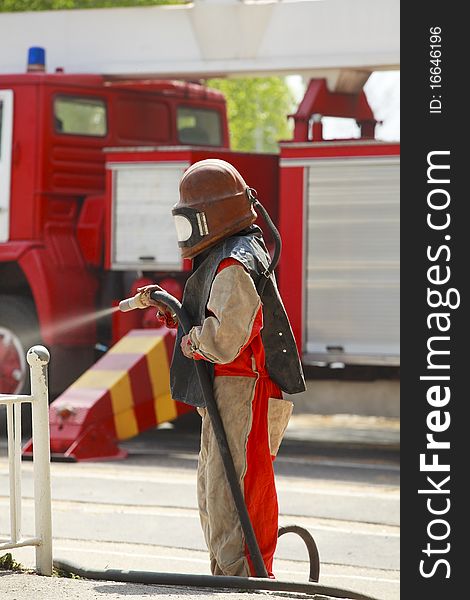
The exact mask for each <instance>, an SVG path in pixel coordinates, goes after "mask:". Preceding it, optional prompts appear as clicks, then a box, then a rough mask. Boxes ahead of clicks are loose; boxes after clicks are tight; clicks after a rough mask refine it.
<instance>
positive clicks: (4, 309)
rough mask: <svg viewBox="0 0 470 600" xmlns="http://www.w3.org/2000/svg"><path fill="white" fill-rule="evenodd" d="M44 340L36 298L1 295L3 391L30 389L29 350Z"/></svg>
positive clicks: (0, 378) (0, 389) (0, 377)
mask: <svg viewBox="0 0 470 600" xmlns="http://www.w3.org/2000/svg"><path fill="white" fill-rule="evenodd" d="M40 341H41V336H40V333H39V325H38V320H37V317H36V311H35V309H34V304H33V302H32V301H31V300H29V299H28V298H24V297H22V296H5V295H0V393H2V394H23V393H26V394H29V393H30V390H29V389H28V383H29V376H28V372H29V365H28V363H27V362H26V352H27V351H28V350H29V348H30V347H31V346H34V344H37V343H40Z"/></svg>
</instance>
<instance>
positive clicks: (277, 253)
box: [247, 188, 282, 296]
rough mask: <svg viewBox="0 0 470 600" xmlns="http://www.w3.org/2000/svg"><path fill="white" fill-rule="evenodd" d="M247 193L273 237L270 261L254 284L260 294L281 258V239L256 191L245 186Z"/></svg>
mask: <svg viewBox="0 0 470 600" xmlns="http://www.w3.org/2000/svg"><path fill="white" fill-rule="evenodd" d="M247 195H248V198H249V200H250V201H251V202H252V204H253V207H254V208H255V209H256V210H257V211H259V212H260V213H261V214H262V215H263V217H264V220H265V221H266V224H267V225H268V227H269V229H270V231H271V233H272V236H273V238H274V255H273V257H272V259H271V262H270V263H269V266H268V268H267V269H266V271H265V272H264V273H263V274H262V276H261V279H260V280H259V282H258V285H257V286H256V290H257V292H258V295H259V296H261V295H262V294H263V291H264V287H265V285H266V283H267V281H268V279H269V278H270V277H271V275H272V273H274V269H275V268H276V267H277V265H278V263H279V259H280V258H281V250H282V240H281V234H280V233H279V231H278V229H277V227H276V225H274V223H273V220H272V219H271V217H270V216H269V213H268V211H267V210H266V209H265V208H264V206H263V205H262V204H261V202H260V201H259V200H258V192H257V191H256V190H255V189H253V188H247Z"/></svg>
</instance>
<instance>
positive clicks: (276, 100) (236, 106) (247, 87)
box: [206, 77, 295, 152]
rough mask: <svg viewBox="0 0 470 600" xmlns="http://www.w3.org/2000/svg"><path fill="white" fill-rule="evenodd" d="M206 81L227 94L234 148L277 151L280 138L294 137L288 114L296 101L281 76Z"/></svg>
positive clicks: (210, 85) (231, 137)
mask: <svg viewBox="0 0 470 600" xmlns="http://www.w3.org/2000/svg"><path fill="white" fill-rule="evenodd" d="M206 84H207V85H208V87H211V88H215V89H218V90H220V91H221V92H222V93H223V94H224V95H225V97H226V98H227V111H228V118H229V127H230V139H231V146H232V148H233V149H234V150H242V151H257V152H277V150H278V145H277V142H278V141H279V140H285V139H290V138H291V131H292V129H291V126H290V124H289V123H288V120H287V115H288V114H290V113H291V112H293V110H294V108H295V101H294V97H293V94H292V92H291V91H290V89H289V87H288V85H287V83H286V81H285V79H283V78H282V77H243V78H234V79H209V80H208V81H207V82H206Z"/></svg>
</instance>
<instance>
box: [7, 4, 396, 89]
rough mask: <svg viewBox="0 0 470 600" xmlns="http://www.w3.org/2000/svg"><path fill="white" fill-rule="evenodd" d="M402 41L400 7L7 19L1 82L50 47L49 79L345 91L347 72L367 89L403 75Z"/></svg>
mask: <svg viewBox="0 0 470 600" xmlns="http://www.w3.org/2000/svg"><path fill="white" fill-rule="evenodd" d="M398 32H399V0H277V1H276V0H274V1H269V0H268V1H264V0H261V1H257V0H251V1H245V2H243V1H240V0H198V1H195V2H194V3H191V4H183V5H174V6H171V5H170V6H154V7H139V8H115V9H93V10H63V11H45V12H26V13H0V72H1V73H18V72H23V71H24V70H25V62H26V53H27V48H29V47H30V46H44V47H45V48H46V50H47V70H48V71H53V70H55V69H56V68H59V67H63V68H64V69H65V70H66V71H67V72H73V73H84V72H88V73H104V74H108V75H119V76H123V75H125V76H127V75H133V76H142V74H148V75H149V76H152V77H178V78H190V79H197V78H203V77H209V76H210V77H213V76H227V75H228V76H236V75H245V74H251V75H254V74H258V75H261V74H268V73H273V72H275V73H284V74H289V73H302V74H304V75H305V76H306V77H310V76H318V75H320V74H321V75H322V76H324V77H325V76H326V77H330V80H331V78H333V79H334V80H335V81H336V80H337V78H338V74H339V70H340V69H347V70H352V71H359V73H356V76H358V77H359V80H361V84H362V83H363V82H364V76H365V73H367V74H368V73H369V72H370V71H373V70H381V69H396V68H398V65H399V36H398ZM361 71H362V72H363V73H361ZM364 72H365V73H364ZM366 78H367V77H366ZM343 79H344V77H343ZM333 87H334V86H333Z"/></svg>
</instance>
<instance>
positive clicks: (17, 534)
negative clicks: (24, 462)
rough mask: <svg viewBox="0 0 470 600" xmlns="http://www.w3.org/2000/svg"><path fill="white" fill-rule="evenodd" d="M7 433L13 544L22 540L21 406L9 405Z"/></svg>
mask: <svg viewBox="0 0 470 600" xmlns="http://www.w3.org/2000/svg"><path fill="white" fill-rule="evenodd" d="M18 409H19V410H18ZM7 431H8V434H7V435H8V463H9V474H10V535H11V541H12V542H19V541H20V539H21V404H8V405H7Z"/></svg>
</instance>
